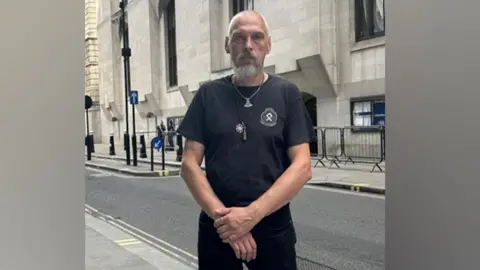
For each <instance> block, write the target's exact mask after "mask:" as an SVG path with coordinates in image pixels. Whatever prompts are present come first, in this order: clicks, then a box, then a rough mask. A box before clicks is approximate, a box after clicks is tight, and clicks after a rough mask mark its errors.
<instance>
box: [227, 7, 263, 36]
mask: <svg viewBox="0 0 480 270" xmlns="http://www.w3.org/2000/svg"><path fill="white" fill-rule="evenodd" d="M248 23H251V24H259V25H260V26H261V28H262V30H263V31H264V32H265V34H266V35H267V36H268V35H269V34H268V32H269V29H268V24H267V20H265V17H263V15H262V14H261V13H260V12H258V11H255V10H244V11H241V12H239V13H237V14H235V16H233V18H232V19H231V20H230V24H229V25H228V32H227V35H228V36H230V35H231V34H232V32H233V31H234V30H235V29H236V28H237V26H238V25H239V24H248Z"/></svg>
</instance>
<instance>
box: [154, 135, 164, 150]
mask: <svg viewBox="0 0 480 270" xmlns="http://www.w3.org/2000/svg"><path fill="white" fill-rule="evenodd" d="M152 143H153V148H154V149H155V150H160V149H162V146H163V142H162V139H160V138H159V137H155V138H153V140H152Z"/></svg>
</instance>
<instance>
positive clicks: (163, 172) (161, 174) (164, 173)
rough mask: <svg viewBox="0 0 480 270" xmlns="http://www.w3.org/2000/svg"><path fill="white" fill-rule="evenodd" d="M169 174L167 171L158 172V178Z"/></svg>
mask: <svg viewBox="0 0 480 270" xmlns="http://www.w3.org/2000/svg"><path fill="white" fill-rule="evenodd" d="M169 174H170V172H169V171H168V170H164V171H158V175H159V176H168V175H169Z"/></svg>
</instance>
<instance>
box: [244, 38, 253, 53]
mask: <svg viewBox="0 0 480 270" xmlns="http://www.w3.org/2000/svg"><path fill="white" fill-rule="evenodd" d="M245 47H247V49H248V50H249V51H250V50H252V49H253V41H252V39H251V38H250V37H247V40H246V41H245Z"/></svg>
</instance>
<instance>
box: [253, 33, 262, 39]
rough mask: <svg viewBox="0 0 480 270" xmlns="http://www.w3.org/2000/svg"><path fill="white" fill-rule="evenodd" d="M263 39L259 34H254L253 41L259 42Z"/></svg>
mask: <svg viewBox="0 0 480 270" xmlns="http://www.w3.org/2000/svg"><path fill="white" fill-rule="evenodd" d="M261 38H262V35H261V34H259V33H254V34H252V39H253V40H259V39H261Z"/></svg>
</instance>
